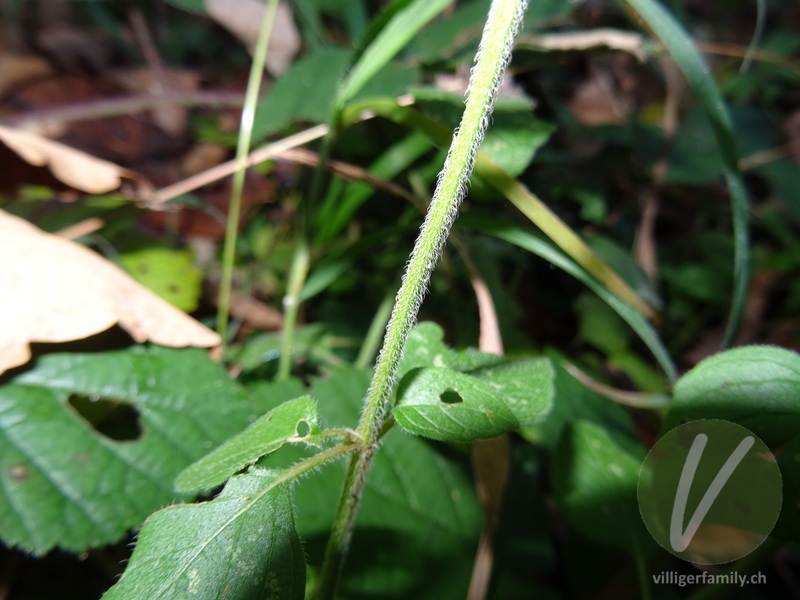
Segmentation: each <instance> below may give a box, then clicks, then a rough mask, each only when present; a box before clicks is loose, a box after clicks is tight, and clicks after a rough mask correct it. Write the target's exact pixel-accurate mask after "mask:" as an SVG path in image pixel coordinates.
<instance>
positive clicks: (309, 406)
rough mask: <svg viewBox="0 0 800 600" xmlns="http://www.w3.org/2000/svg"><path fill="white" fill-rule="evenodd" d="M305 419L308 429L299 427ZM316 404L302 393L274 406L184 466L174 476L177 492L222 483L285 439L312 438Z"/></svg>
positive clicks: (297, 440)
mask: <svg viewBox="0 0 800 600" xmlns="http://www.w3.org/2000/svg"><path fill="white" fill-rule="evenodd" d="M301 423H305V424H306V426H307V427H308V431H307V432H305V433H301V432H300V431H299V428H300V426H301ZM316 425H317V406H316V405H315V404H314V401H313V400H312V399H311V397H310V396H303V397H301V398H296V399H294V400H289V401H288V402H284V403H283V404H281V405H280V406H276V407H275V408H273V409H272V410H271V411H269V412H268V413H267V414H265V415H264V416H262V417H261V418H259V419H258V420H257V421H256V422H254V423H252V424H251V425H250V426H249V427H248V428H247V429H245V430H244V431H242V432H241V433H239V434H237V435H235V436H233V437H232V438H230V439H229V440H228V441H226V442H225V443H224V444H222V445H221V446H219V447H218V448H216V449H215V450H213V451H212V452H211V453H210V454H207V455H206V456H204V457H203V458H201V459H200V460H198V461H197V462H195V463H194V464H191V465H189V466H188V467H186V468H185V469H184V470H183V471H181V473H180V474H179V475H178V477H177V479H176V480H175V489H176V490H177V491H179V492H198V491H202V490H208V489H211V488H214V487H216V486H218V485H220V484H221V483H224V482H225V480H226V479H228V477H230V476H231V475H233V474H234V473H236V472H237V471H241V470H242V469H243V468H244V467H246V466H247V465H249V464H252V463H254V462H256V461H257V460H258V459H259V458H261V457H262V456H264V455H266V454H269V453H270V452H274V451H275V450H277V449H278V448H280V447H281V446H283V445H284V444H286V443H288V442H301V441H304V440H305V441H311V436H313V434H314V433H315V431H318V427H317V426H316Z"/></svg>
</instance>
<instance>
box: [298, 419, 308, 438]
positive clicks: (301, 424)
mask: <svg viewBox="0 0 800 600" xmlns="http://www.w3.org/2000/svg"><path fill="white" fill-rule="evenodd" d="M309 433H311V425H309V424H308V421H298V422H297V427H296V428H295V435H296V436H297V437H301V438H302V437H306V436H307V435H308V434H309Z"/></svg>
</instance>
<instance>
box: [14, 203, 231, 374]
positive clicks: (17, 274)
mask: <svg viewBox="0 0 800 600" xmlns="http://www.w3.org/2000/svg"><path fill="white" fill-rule="evenodd" d="M0 239H2V240H3V252H2V253H0V281H2V282H3V293H2V294H0V330H2V331H3V336H2V338H0V373H2V372H4V371H6V370H8V369H10V368H13V367H16V366H19V365H22V364H24V363H26V362H27V361H28V360H29V359H30V357H31V352H30V348H29V344H30V343H32V342H45V343H48V342H49V343H53V342H66V341H71V340H77V339H82V338H85V337H88V336H90V335H94V334H96V333H99V332H101V331H104V330H106V329H108V328H109V327H111V326H112V325H115V324H119V326H120V327H122V328H123V329H125V330H126V331H127V332H128V333H129V334H130V335H131V337H132V338H133V339H134V340H136V341H137V342H144V341H151V342H154V343H156V344H161V345H163V346H172V347H183V346H201V347H209V346H216V345H218V344H219V343H220V339H219V336H218V335H217V334H216V333H214V332H213V331H211V330H210V329H208V328H207V327H205V326H204V325H201V324H200V323H198V322H197V321H195V320H194V319H192V318H191V317H190V316H189V315H187V314H185V313H183V312H181V311H180V310H178V309H177V308H174V307H173V306H172V305H170V304H168V303H167V302H166V301H164V300H162V299H161V298H159V297H158V296H156V295H155V294H154V293H153V292H151V291H149V290H148V289H146V288H144V287H142V286H141V285H139V284H138V283H136V282H135V281H134V280H133V279H132V278H131V277H129V276H128V275H127V274H126V273H125V272H124V271H123V270H122V269H120V268H119V267H117V266H115V265H113V264H112V263H110V262H108V261H107V260H105V259H104V258H102V257H101V256H99V255H98V254H96V253H94V252H92V251H91V250H89V249H87V248H84V247H83V246H80V245H78V244H75V243H73V242H70V241H68V240H65V239H62V238H59V237H58V236H55V235H51V234H49V233H45V232H43V231H41V230H40V229H38V228H36V227H34V226H33V225H31V224H30V223H28V222H27V221H25V220H23V219H20V218H18V217H14V216H12V215H9V214H8V213H5V212H3V211H0Z"/></svg>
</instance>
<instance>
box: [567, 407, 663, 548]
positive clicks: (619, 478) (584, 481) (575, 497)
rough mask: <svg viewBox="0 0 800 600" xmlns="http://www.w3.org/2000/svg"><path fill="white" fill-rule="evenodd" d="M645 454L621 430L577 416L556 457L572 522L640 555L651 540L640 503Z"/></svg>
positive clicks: (605, 541)
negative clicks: (639, 482)
mask: <svg viewBox="0 0 800 600" xmlns="http://www.w3.org/2000/svg"><path fill="white" fill-rule="evenodd" d="M644 454H645V453H644V450H643V449H642V448H640V447H637V446H635V445H633V444H631V443H630V441H629V439H627V438H624V437H621V436H620V435H619V434H615V433H613V432H612V431H609V430H606V429H603V428H601V427H598V426H597V425H595V424H593V423H589V422H587V421H576V422H575V423H573V424H572V425H571V426H569V427H567V428H566V429H565V430H564V432H563V433H562V435H561V439H560V440H559V442H558V445H557V446H556V449H555V457H554V459H553V487H554V489H555V493H556V498H557V500H558V503H559V505H560V506H561V508H562V509H563V510H564V513H565V515H566V517H567V519H569V521H570V523H571V524H572V525H573V526H574V527H575V528H576V529H578V530H579V531H580V532H582V533H583V534H585V535H587V536H589V537H591V538H593V539H595V540H598V541H600V542H603V543H606V544H614V545H618V546H621V547H623V548H625V549H627V550H629V551H630V552H631V554H634V555H636V554H638V553H640V552H642V550H643V547H644V546H645V545H646V544H647V543H648V540H650V536H649V535H648V533H647V531H646V530H645V527H644V524H643V523H642V519H641V517H640V516H639V510H638V506H637V504H636V482H637V480H638V478H639V470H640V469H641V466H642V460H643V459H644ZM649 543H650V544H652V540H651V541H650V542H649Z"/></svg>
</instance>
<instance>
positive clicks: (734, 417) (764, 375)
mask: <svg viewBox="0 0 800 600" xmlns="http://www.w3.org/2000/svg"><path fill="white" fill-rule="evenodd" d="M707 418H715V419H725V420H728V421H733V422H734V423H738V424H739V425H741V426H742V427H746V428H748V429H750V430H751V431H752V432H753V433H755V434H756V435H758V437H760V438H761V439H762V440H764V443H766V444H767V445H768V446H769V447H770V448H775V447H776V446H778V445H780V444H783V443H785V442H787V441H788V440H790V439H791V438H792V437H794V436H795V435H796V434H797V431H798V430H800V354H797V353H796V352H792V351H790V350H785V349H783V348H777V347H774V346H746V347H744V348H734V349H733V350H728V351H726V352H721V353H719V354H715V355H714V356H711V357H709V358H707V359H705V360H704V361H702V362H700V363H699V364H698V365H697V366H695V367H694V368H693V369H692V370H691V371H689V372H688V373H686V375H684V376H683V377H681V379H680V380H679V381H678V383H677V384H676V385H675V398H674V400H673V402H672V404H671V405H670V409H669V412H668V413H667V416H666V419H665V421H664V427H663V429H664V431H668V430H670V429H672V428H673V427H675V426H677V425H678V424H680V423H681V422H682V421H687V420H693V419H707Z"/></svg>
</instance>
